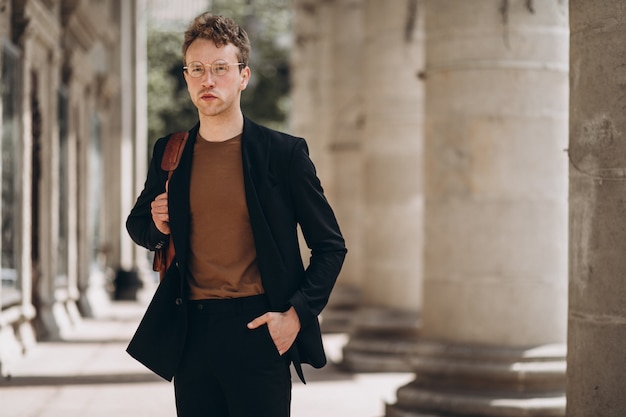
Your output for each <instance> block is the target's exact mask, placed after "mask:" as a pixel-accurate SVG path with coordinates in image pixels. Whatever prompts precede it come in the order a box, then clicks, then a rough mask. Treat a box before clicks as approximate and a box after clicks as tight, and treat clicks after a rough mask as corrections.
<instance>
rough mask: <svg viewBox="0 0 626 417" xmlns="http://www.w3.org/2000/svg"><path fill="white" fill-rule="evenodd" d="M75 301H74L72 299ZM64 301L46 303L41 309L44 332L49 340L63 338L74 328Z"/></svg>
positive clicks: (43, 335) (40, 316)
mask: <svg viewBox="0 0 626 417" xmlns="http://www.w3.org/2000/svg"><path fill="white" fill-rule="evenodd" d="M72 302H73V301H72ZM65 303H66V302H64V301H54V302H52V303H51V304H48V305H44V306H42V307H41V309H40V311H39V320H40V322H41V324H42V325H43V334H42V335H41V336H42V337H44V338H45V339H47V340H63V339H64V338H65V337H66V336H67V335H68V334H69V333H70V332H71V330H72V329H73V328H74V323H72V319H71V318H70V315H69V313H68V310H67V308H66V305H65Z"/></svg>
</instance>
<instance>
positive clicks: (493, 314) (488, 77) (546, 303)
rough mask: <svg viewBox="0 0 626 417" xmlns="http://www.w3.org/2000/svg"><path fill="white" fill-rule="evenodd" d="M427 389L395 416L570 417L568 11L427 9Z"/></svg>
mask: <svg viewBox="0 0 626 417" xmlns="http://www.w3.org/2000/svg"><path fill="white" fill-rule="evenodd" d="M425 19H426V61H427V64H426V120H425V126H426V129H425V145H424V160H425V209H424V210H425V219H424V224H425V243H424V247H425V255H424V303H423V309H422V318H423V321H422V324H423V326H422V329H421V335H420V341H419V342H418V344H417V345H416V351H415V355H414V357H413V359H412V365H413V370H414V371H415V373H416V376H415V379H414V380H413V381H412V382H411V383H409V384H408V385H406V386H403V387H401V388H399V389H398V391H397V402H396V403H395V404H393V405H388V407H387V414H386V415H387V416H389V417H399V416H402V417H409V416H411V417H413V416H414V417H417V416H424V415H426V414H427V415H428V416H450V415H454V416H472V417H477V416H494V417H496V416H497V417H509V416H511V417H513V416H542V417H545V416H562V415H564V412H565V396H564V384H565V354H566V349H565V339H566V324H567V323H566V322H567V320H566V317H567V316H566V312H567V157H566V154H565V152H564V149H565V148H566V146H567V129H568V126H567V117H568V13H567V3H566V2H558V1H553V2H529V1H522V0H518V1H513V0H511V1H493V0H476V1H471V2H468V1H466V0H426V17H425Z"/></svg>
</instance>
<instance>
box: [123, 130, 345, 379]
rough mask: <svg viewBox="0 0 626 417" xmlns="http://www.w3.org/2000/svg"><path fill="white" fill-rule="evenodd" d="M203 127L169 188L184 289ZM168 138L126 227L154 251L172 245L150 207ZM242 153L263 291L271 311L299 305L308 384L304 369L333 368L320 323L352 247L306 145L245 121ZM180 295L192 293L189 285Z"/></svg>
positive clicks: (176, 267)
mask: <svg viewBox="0 0 626 417" xmlns="http://www.w3.org/2000/svg"><path fill="white" fill-rule="evenodd" d="M198 128H199V125H196V126H195V127H194V128H192V129H191V130H190V131H189V140H188V141H187V144H186V146H185V149H184V150H183V153H182V155H181V159H180V164H179V166H178V168H177V169H176V171H175V172H174V173H173V175H172V177H171V180H170V183H169V188H168V192H169V194H168V196H169V199H168V205H169V215H170V229H171V233H172V239H173V242H174V247H175V248H176V259H175V260H176V262H174V263H173V266H172V267H170V270H169V271H168V274H170V273H177V274H179V276H180V282H185V271H186V270H187V257H188V249H189V227H190V226H189V184H190V175H191V162H192V156H193V146H194V143H195V141H196V136H197V133H198ZM167 139H168V137H164V138H161V139H159V140H158V141H157V143H156V144H155V146H154V151H153V157H152V161H151V162H150V166H149V170H148V176H147V179H146V183H145V186H144V189H143V191H142V192H141V194H140V196H139V197H138V199H137V201H136V203H135V206H134V207H133V209H132V210H131V213H130V215H129V216H128V219H127V222H126V227H127V229H128V232H129V234H130V236H131V237H132V239H133V240H134V241H135V242H136V243H137V244H139V245H141V246H143V247H145V248H147V249H149V250H156V249H159V248H160V247H161V246H162V245H163V244H164V243H165V242H166V241H167V239H168V238H169V237H168V236H167V235H163V234H162V233H161V232H159V231H158V229H157V228H156V226H155V225H154V222H153V221H152V217H151V214H150V203H151V202H152V201H153V200H154V198H155V197H156V196H157V195H158V194H161V193H163V192H164V191H165V181H166V179H167V172H165V171H163V170H162V169H161V168H160V161H161V158H162V156H163V152H164V149H165V144H166V142H167ZM241 147H242V158H243V170H244V172H243V174H244V186H245V195H246V201H247V205H248V211H249V214H250V221H251V225H252V232H253V235H254V241H255V245H256V251H257V263H258V266H259V271H260V274H261V280H262V283H263V288H264V290H265V293H266V295H267V297H268V299H269V303H270V308H271V309H272V311H286V310H287V309H289V307H290V306H293V307H294V308H295V310H296V312H297V313H298V317H299V318H300V323H301V330H300V333H299V334H298V337H297V338H296V341H295V343H294V345H293V346H292V348H291V349H290V351H289V355H290V359H291V360H292V361H293V363H294V366H295V368H296V370H297V372H298V375H299V376H300V378H301V379H303V376H302V370H301V367H300V363H309V364H310V365H312V366H313V367H316V368H319V367H322V366H324V365H325V364H326V356H325V354H324V349H323V345H322V338H321V332H320V327H319V321H318V318H317V317H318V315H319V314H320V312H321V311H322V309H323V308H324V307H325V306H326V303H327V302H328V298H329V296H330V293H331V290H332V288H333V286H334V284H335V281H336V279H337V276H338V274H339V271H340V269H341V266H342V264H343V261H344V258H345V255H346V252H347V250H346V247H345V242H344V239H343V237H342V235H341V232H340V230H339V226H338V224H337V221H336V219H335V215H334V213H333V211H332V209H331V207H330V205H329V204H328V201H327V200H326V198H325V196H324V192H323V189H322V186H321V184H320V181H319V179H318V178H317V175H316V172H315V167H314V165H313V163H312V162H311V160H310V158H309V155H308V147H307V145H306V142H305V140H304V139H302V138H296V137H293V136H290V135H287V134H285V133H281V132H277V131H274V130H271V129H268V128H266V127H264V126H261V125H259V124H256V123H254V122H252V121H251V120H249V119H247V118H244V128H243V137H242V141H241ZM207 192H208V193H210V192H211V191H210V190H207ZM298 225H299V226H300V228H301V230H302V233H303V236H304V238H305V240H306V244H307V246H308V247H309V249H310V253H311V256H310V261H309V265H308V267H307V268H306V269H305V268H304V265H303V262H302V257H301V254H300V247H299V243H298V234H297V226H298ZM181 291H183V292H184V291H186V290H185V287H184V286H181ZM181 298H182V299H183V300H185V299H186V295H185V294H184V293H183V294H181Z"/></svg>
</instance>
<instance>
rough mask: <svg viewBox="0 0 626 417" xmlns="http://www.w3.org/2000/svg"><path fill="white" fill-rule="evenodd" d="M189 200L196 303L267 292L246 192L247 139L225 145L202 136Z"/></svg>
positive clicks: (191, 282) (196, 150) (192, 286)
mask: <svg viewBox="0 0 626 417" xmlns="http://www.w3.org/2000/svg"><path fill="white" fill-rule="evenodd" d="M189 200H190V215H191V219H190V222H191V231H190V232H191V233H190V256H189V274H188V282H189V286H190V289H191V294H190V298H191V299H192V300H199V299H207V298H233V297H245V296H250V295H257V294H261V293H263V286H262V284H261V276H260V274H259V269H258V267H257V262H256V249H255V246H254V239H253V236H252V227H251V225H250V215H249V213H248V207H247V205H246V196H245V191H244V183H243V168H242V160H241V135H239V136H237V137H234V138H232V139H229V140H227V141H224V142H209V141H206V140H204V139H203V138H201V137H200V135H198V138H197V140H196V143H195V145H194V149H193V163H192V168H191V184H190V197H189Z"/></svg>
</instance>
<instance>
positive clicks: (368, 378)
mask: <svg viewBox="0 0 626 417" xmlns="http://www.w3.org/2000/svg"><path fill="white" fill-rule="evenodd" d="M142 312H143V307H142V306H141V305H140V304H138V303H132V302H115V303H113V304H112V308H111V311H110V314H109V316H108V317H107V318H106V319H100V320H84V321H83V322H82V323H81V325H80V326H78V328H77V329H76V330H75V331H74V332H73V334H72V335H71V337H69V338H68V340H66V341H63V342H40V343H39V344H38V345H37V346H36V347H35V348H34V349H33V350H32V351H31V352H30V353H29V354H28V356H27V357H26V358H25V359H24V360H22V361H20V362H19V363H18V364H17V365H16V366H14V368H13V370H12V375H11V378H10V379H4V380H2V381H0V416H1V417H105V416H106V417H126V416H128V417H131V416H132V417H148V416H150V417H174V416H175V415H176V413H175V409H174V401H173V388H172V386H171V384H170V383H168V382H166V381H163V380H161V379H160V378H158V377H156V376H154V375H152V374H151V373H150V372H149V371H147V370H146V369H145V368H143V366H142V365H140V364H139V363H137V362H135V361H134V360H133V359H132V358H131V357H130V356H128V355H127V354H126V352H125V351H124V349H125V347H126V343H127V342H128V340H129V338H130V337H131V335H132V333H133V331H134V329H135V327H136V325H137V323H138V322H139V319H140V317H141V314H142ZM345 340H346V339H345V336H344V335H341V334H332V335H325V336H324V343H325V346H326V348H327V353H328V356H329V359H330V361H331V364H329V365H328V366H326V367H325V368H323V369H321V370H315V369H313V368H311V367H308V366H306V367H305V374H306V377H307V382H308V383H307V385H303V384H301V383H300V382H299V381H294V389H293V406H292V416H293V417H382V416H383V415H384V404H385V402H390V403H393V402H395V392H396V389H397V388H398V387H400V386H401V385H403V384H405V383H407V382H409V381H410V380H411V379H412V375H411V374H409V373H382V374H354V373H346V372H343V371H342V370H340V369H339V368H338V367H337V366H335V365H333V364H332V363H333V362H335V363H336V362H338V361H340V359H341V347H342V345H343V344H344V343H345ZM294 376H295V372H294ZM296 378H297V377H296ZM251 417H253V416H251Z"/></svg>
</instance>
